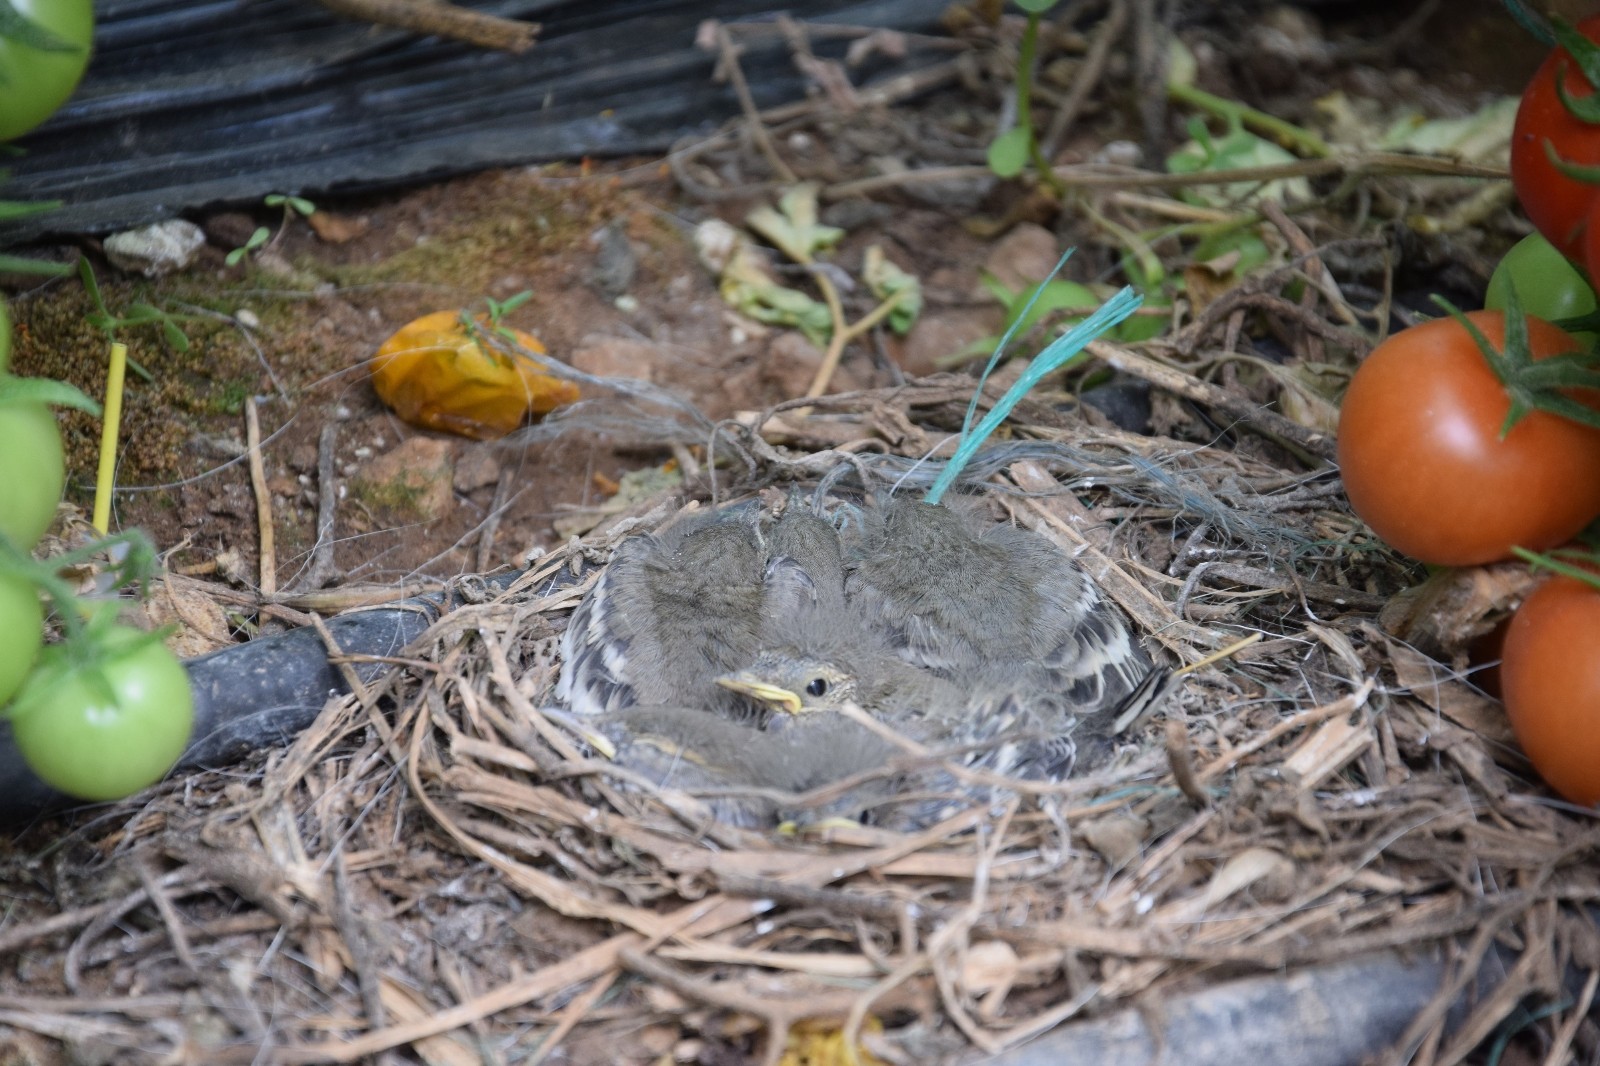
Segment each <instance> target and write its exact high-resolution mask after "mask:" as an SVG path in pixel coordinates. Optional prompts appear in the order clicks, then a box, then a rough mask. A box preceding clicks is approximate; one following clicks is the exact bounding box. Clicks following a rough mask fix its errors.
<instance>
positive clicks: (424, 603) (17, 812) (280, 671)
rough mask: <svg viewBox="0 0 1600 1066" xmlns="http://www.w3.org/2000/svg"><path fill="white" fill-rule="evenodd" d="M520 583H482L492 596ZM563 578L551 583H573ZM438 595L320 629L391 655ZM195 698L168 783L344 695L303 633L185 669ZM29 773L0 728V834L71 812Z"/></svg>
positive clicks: (417, 628)
mask: <svg viewBox="0 0 1600 1066" xmlns="http://www.w3.org/2000/svg"><path fill="white" fill-rule="evenodd" d="M520 576H521V574H520V573H506V574H496V575H495V576H493V577H491V578H488V579H486V582H485V583H486V585H487V586H488V588H489V589H490V590H493V591H498V590H499V589H503V588H505V587H507V586H509V585H510V584H511V583H512V582H513V581H515V580H516V579H517V578H518V577H520ZM570 580H571V579H570V578H569V577H565V576H563V577H562V578H560V579H558V580H557V581H555V582H553V583H552V587H554V586H555V585H558V584H561V583H564V582H566V581H570ZM444 602H445V594H444V593H431V594H429V595H425V596H416V597H413V598H411V599H407V600H401V601H400V602H398V603H396V604H394V605H392V606H389V607H381V608H374V609H372V610H362V611H351V612H349V613H348V614H343V615H340V616H338V617H336V618H330V619H329V620H328V621H327V622H326V623H325V624H326V625H327V627H328V631H329V632H330V633H331V634H332V635H333V639H334V641H335V643H337V645H338V646H339V647H340V648H341V649H342V650H343V651H344V652H345V653H346V654H349V655H396V654H398V653H399V652H400V651H401V650H402V649H403V648H405V647H406V645H408V644H410V643H411V642H412V641H414V640H416V639H417V638H418V637H419V636H421V635H422V634H423V632H424V631H426V630H427V628H428V627H429V626H430V625H432V624H433V623H434V622H435V621H436V620H437V619H438V618H439V616H440V614H441V613H443V612H442V609H441V605H442V604H443V603H444ZM184 665H185V666H186V667H187V668H188V671H189V683H190V687H191V688H192V689H193V690H194V714H195V721H194V730H193V732H192V733H191V734H190V739H189V746H188V748H187V749H185V750H184V753H183V756H182V757H181V758H180V759H179V760H178V762H177V765H175V766H174V767H173V769H172V772H173V773H174V774H182V773H191V772H194V771H197V770H210V769H216V768H219V767H224V766H231V765H233V764H234V763H237V762H239V761H240V760H242V759H243V758H244V757H245V756H246V755H248V754H250V753H251V752H253V751H257V750H259V749H261V748H268V747H273V746H277V745H284V744H288V743H290V742H291V741H293V740H294V738H295V737H296V736H298V735H299V734H300V732H301V731H302V730H304V729H305V728H306V727H307V726H309V725H310V724H311V723H312V721H313V720H315V718H316V717H317V714H318V713H319V712H320V711H321V710H322V708H323V706H324V705H325V704H326V703H327V701H328V698H329V697H330V696H335V695H342V694H344V693H347V692H349V691H350V687H349V685H347V684H346V683H345V680H344V676H343V674H342V673H341V672H340V670H339V669H338V668H337V667H335V666H333V665H331V664H330V663H329V662H328V655H327V648H326V645H325V644H324V643H323V640H322V637H321V635H320V634H318V633H317V631H316V629H314V628H312V627H310V626H306V627H303V628H300V629H291V630H290V631H289V632H287V633H279V634H277V635H275V636H271V637H263V638H261V639H259V640H252V641H250V642H249V643H246V644H237V645H234V646H233V647H229V648H222V649H219V650H217V651H214V652H211V653H210V654H209V655H202V656H200V657H199V658H195V659H190V660H189V661H188V662H187V663H185V664H184ZM353 669H354V670H355V672H356V676H358V677H359V678H361V680H362V681H363V682H366V681H371V680H372V679H374V678H376V677H377V676H378V675H379V674H381V673H383V672H384V671H385V670H386V669H388V667H387V665H385V664H384V663H359V664H356V665H355V666H354V667H353ZM75 802H76V801H74V800H73V799H72V798H71V797H70V796H66V795H64V794H62V793H60V792H58V791H56V790H55V789H53V788H51V787H50V786H49V785H47V784H45V783H44V782H43V781H41V780H39V777H38V775H37V774H35V773H34V772H33V771H32V770H31V769H29V768H28V764H27V763H26V762H24V761H23V758H22V753H21V752H19V751H18V750H17V746H16V743H15V742H14V741H13V740H12V737H11V723H10V722H9V721H8V720H5V719H0V825H16V824H18V823H20V822H23V821H26V820H28V819H30V818H34V817H36V816H38V815H41V814H48V813H50V812H53V811H59V810H63V809H66V808H68V807H71V806H73V805H74V803H75Z"/></svg>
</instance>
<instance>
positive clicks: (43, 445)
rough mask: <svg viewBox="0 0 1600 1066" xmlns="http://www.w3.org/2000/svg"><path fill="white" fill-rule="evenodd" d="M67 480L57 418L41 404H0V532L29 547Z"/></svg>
mask: <svg viewBox="0 0 1600 1066" xmlns="http://www.w3.org/2000/svg"><path fill="white" fill-rule="evenodd" d="M66 483H67V466H66V460H65V458H64V457H63V455H62V453H61V430H59V429H58V428H56V416H55V415H54V414H52V413H51V411H50V408H48V407H46V406H45V405H44V404H42V403H7V404H0V535H4V536H6V537H8V538H10V540H11V544H12V546H13V547H15V548H16V549H17V550H18V551H31V550H32V549H33V546H34V545H35V544H37V543H39V538H40V537H42V536H44V532H45V530H47V529H49V528H50V523H51V522H52V521H54V520H55V516H56V504H57V503H60V502H61V490H62V488H63V487H64V486H65V485H66Z"/></svg>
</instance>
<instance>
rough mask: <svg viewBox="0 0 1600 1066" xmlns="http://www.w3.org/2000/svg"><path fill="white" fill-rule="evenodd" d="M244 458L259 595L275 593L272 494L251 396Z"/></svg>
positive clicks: (259, 428) (247, 413) (275, 568)
mask: <svg viewBox="0 0 1600 1066" xmlns="http://www.w3.org/2000/svg"><path fill="white" fill-rule="evenodd" d="M244 434H245V449H246V454H248V455H249V456H250V486H251V488H253V489H254V490H255V494H256V528H257V529H258V530H259V531H260V537H261V559H260V564H261V595H263V596H272V595H274V594H276V593H277V591H278V559H277V550H276V548H275V546H274V544H273V535H272V493H270V492H269V491H267V473H266V470H265V469H264V468H263V466H262V462H261V419H260V416H259V415H258V414H257V413H256V400H255V397H254V396H252V397H250V398H249V399H247V400H246V401H245V404H244Z"/></svg>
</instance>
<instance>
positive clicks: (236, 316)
mask: <svg viewBox="0 0 1600 1066" xmlns="http://www.w3.org/2000/svg"><path fill="white" fill-rule="evenodd" d="M233 320H234V321H235V322H237V323H239V325H241V326H243V327H244V328H245V329H260V328H261V319H260V317H259V316H257V315H256V313H255V312H254V311H252V310H250V309H249V308H248V307H241V308H239V310H237V311H235V312H234V313H233Z"/></svg>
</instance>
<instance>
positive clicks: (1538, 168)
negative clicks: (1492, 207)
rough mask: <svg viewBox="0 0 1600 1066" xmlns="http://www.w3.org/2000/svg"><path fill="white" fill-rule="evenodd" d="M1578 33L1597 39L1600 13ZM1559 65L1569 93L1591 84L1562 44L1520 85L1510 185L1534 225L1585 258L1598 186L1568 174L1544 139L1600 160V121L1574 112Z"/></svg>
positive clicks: (1587, 159) (1585, 162)
mask: <svg viewBox="0 0 1600 1066" xmlns="http://www.w3.org/2000/svg"><path fill="white" fill-rule="evenodd" d="M1577 28H1578V32H1579V33H1582V34H1583V35H1584V36H1585V37H1587V38H1589V39H1590V40H1591V41H1600V15H1596V16H1594V17H1592V18H1587V19H1584V20H1583V21H1582V22H1580V23H1578V27H1577ZM1558 69H1563V70H1564V73H1562V75H1561V77H1562V85H1563V87H1564V88H1565V89H1566V90H1567V95H1569V96H1572V97H1575V98H1577V97H1585V96H1590V95H1592V94H1593V93H1594V91H1595V89H1594V87H1593V86H1592V85H1590V84H1589V82H1588V81H1587V80H1586V79H1585V78H1584V76H1583V73H1582V72H1581V71H1579V70H1578V65H1577V64H1576V63H1574V62H1573V60H1572V56H1571V55H1570V54H1569V53H1568V52H1567V50H1566V49H1565V48H1555V49H1552V50H1551V52H1550V54H1549V55H1548V56H1546V57H1545V61H1544V62H1543V63H1542V64H1540V66H1539V69H1538V71H1537V72H1536V73H1535V74H1534V76H1533V80H1532V81H1530V82H1529V83H1528V87H1527V88H1526V89H1525V90H1523V93H1522V104H1521V106H1520V107H1518V108H1517V121H1516V124H1515V126H1513V127H1512V130H1511V184H1512V186H1513V187H1514V188H1515V189H1516V191H1517V199H1518V200H1519V201H1520V202H1521V203H1522V209H1523V210H1524V211H1526V212H1527V213H1528V218H1529V220H1530V221H1532V223H1533V225H1534V227H1535V228H1536V229H1538V231H1539V232H1540V233H1542V234H1544V235H1545V238H1546V239H1547V240H1548V241H1549V242H1550V243H1551V244H1553V245H1555V246H1556V247H1557V248H1559V249H1560V250H1561V253H1562V254H1563V255H1565V256H1566V257H1567V258H1568V259H1572V260H1575V261H1576V260H1581V259H1582V258H1583V243H1582V242H1583V230H1584V223H1585V221H1586V219H1587V218H1588V215H1589V205H1590V204H1591V203H1592V202H1593V200H1594V198H1595V193H1596V192H1597V191H1600V189H1597V187H1596V186H1594V185H1588V184H1585V183H1584V182H1581V181H1577V180H1575V179H1573V178H1569V177H1567V176H1566V175H1565V174H1563V173H1561V171H1559V170H1557V169H1556V168H1555V165H1554V164H1552V163H1551V162H1550V157H1549V155H1548V154H1547V152H1546V149H1545V144H1546V143H1547V142H1548V143H1549V144H1550V145H1551V146H1552V147H1553V148H1554V149H1555V151H1556V154H1557V155H1559V156H1560V157H1561V158H1562V159H1564V160H1566V161H1567V162H1569V163H1577V164H1580V165H1582V166H1594V165H1596V164H1600V126H1595V125H1590V124H1589V123H1587V122H1583V121H1581V120H1580V119H1578V118H1576V117H1574V116H1573V114H1572V113H1571V112H1570V111H1568V110H1567V109H1566V106H1565V105H1564V104H1562V102H1561V98H1560V97H1559V96H1557V95H1556V74H1557V70H1558Z"/></svg>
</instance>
